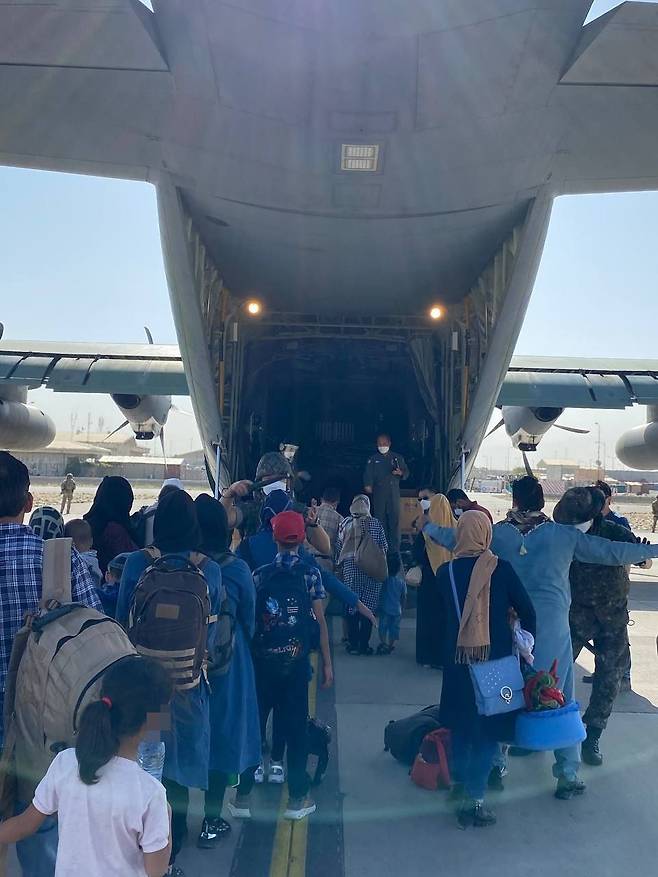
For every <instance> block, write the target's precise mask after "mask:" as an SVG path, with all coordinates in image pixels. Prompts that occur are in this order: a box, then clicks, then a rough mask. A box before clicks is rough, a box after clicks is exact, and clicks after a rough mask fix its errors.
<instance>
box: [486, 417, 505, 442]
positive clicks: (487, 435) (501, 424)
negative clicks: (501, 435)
mask: <svg viewBox="0 0 658 877" xmlns="http://www.w3.org/2000/svg"><path fill="white" fill-rule="evenodd" d="M501 426H505V421H504V420H500V421H499V422H498V423H497V424H496V425H495V426H494V428H493V429H490V430H489V432H488V433H487V434H486V435H485V438H486V439H488V438H489V436H490V435H493V434H494V433H495V432H496V430H497V429H500V427H501Z"/></svg>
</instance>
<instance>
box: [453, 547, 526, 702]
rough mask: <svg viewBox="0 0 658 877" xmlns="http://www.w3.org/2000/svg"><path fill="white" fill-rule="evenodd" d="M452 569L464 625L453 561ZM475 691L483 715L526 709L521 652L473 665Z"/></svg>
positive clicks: (470, 669)
mask: <svg viewBox="0 0 658 877" xmlns="http://www.w3.org/2000/svg"><path fill="white" fill-rule="evenodd" d="M448 568H449V572H450V584H451V585H452V596H453V597H454V600H455V609H456V611H457V620H458V621H459V623H460V624H461V620H462V612H461V609H460V607H459V598H458V596H457V587H456V585H455V575H454V572H453V570H452V561H451V562H450V563H449V564H448ZM468 669H469V672H470V674H471V682H472V683H473V692H474V694H475V706H476V708H477V711H478V713H479V715H481V716H497V715H500V714H502V713H512V712H514V711H515V710H520V709H523V707H524V706H525V702H524V699H523V688H524V682H523V675H522V673H521V665H520V663H519V658H518V656H517V655H508V656H507V657H505V658H497V659H495V660H493V661H481V662H480V663H478V664H469V665H468Z"/></svg>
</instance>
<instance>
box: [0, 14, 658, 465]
mask: <svg viewBox="0 0 658 877" xmlns="http://www.w3.org/2000/svg"><path fill="white" fill-rule="evenodd" d="M616 5H617V4H616V3H614V2H604V0H601V2H596V3H594V5H593V7H592V13H591V16H596V15H600V14H602V13H603V12H605V11H607V10H608V9H610V8H612V7H613V6H616ZM0 191H1V192H2V195H3V198H2V201H3V210H2V212H1V213H0V240H2V243H3V245H2V270H1V273H0V321H2V322H4V324H5V337H7V338H12V339H28V338H34V339H41V340H54V341H63V340H68V341H94V340H96V341H116V342H119V341H124V342H131V341H132V342H134V341H142V340H143V339H144V334H143V328H142V327H143V326H144V325H148V326H149V327H150V328H151V330H152V332H153V335H154V338H155V340H156V341H159V342H162V343H166V342H175V340H176V336H175V331H174V326H173V321H172V317H171V311H170V307H169V299H168V294H167V287H166V282H165V277H164V269H163V264H162V254H161V250H160V240H159V233H158V226H157V216H156V207H155V195H154V190H153V188H152V187H151V186H149V185H147V184H140V183H132V182H124V181H117V180H102V179H96V178H92V177H83V176H72V175H65V174H50V173H44V172H39V171H26V170H19V169H13V168H0ZM657 221H658V193H655V194H654V193H643V194H625V195H605V196H579V197H569V198H562V199H560V200H558V201H557V202H556V204H555V208H554V211H553V217H552V221H551V226H550V231H549V235H548V241H547V245H546V249H545V251H544V256H543V259H542V264H541V268H540V272H539V276H538V278H537V283H536V286H535V290H534V292H533V296H532V300H531V303H530V307H529V310H528V315H527V318H526V321H525V325H524V327H523V331H522V334H521V337H520V339H519V343H518V346H517V352H519V353H527V354H537V355H541V354H545V355H560V354H564V355H572V356H596V355H600V356H619V357H639V358H642V357H650V358H656V332H657V315H656V301H657V297H656V293H657V291H658V290H657V282H658V281H657V279H656V278H657V277H658V270H657V269H658V251H657V248H656V244H655V229H656V225H657ZM31 398H32V400H33V401H34V402H36V403H38V404H40V405H42V406H43V408H44V409H45V410H47V411H48V412H49V413H50V414H52V415H53V416H54V418H55V420H56V422H57V425H58V427H59V428H60V429H61V430H63V431H68V430H69V428H70V422H71V415H72V413H73V412H76V413H77V416H78V426H85V427H86V424H87V417H88V413H89V414H90V415H91V418H92V421H91V422H92V429H96V428H97V426H98V419H99V418H100V417H102V418H103V419H104V425H103V426H104V428H107V429H108V430H109V429H110V428H112V427H114V426H116V425H118V424H119V423H120V422H121V414H120V412H119V411H118V409H116V408H115V406H114V405H113V403H112V402H111V400H110V399H109V398H108V397H104V396H90V395H87V396H80V397H77V396H74V395H63V394H57V395H56V394H54V393H51V392H50V391H48V390H40V391H36V392H34V393H33V394H31ZM177 401H178V403H179V404H180V406H181V407H182V408H186V409H187V410H189V409H190V404H189V400H188V399H181V400H177ZM643 419H644V409H643V408H637V409H632V410H630V409H629V410H628V411H626V412H598V413H594V412H587V411H571V412H568V413H566V414H565V415H564V417H563V419H562V422H564V423H565V424H567V425H573V426H584V427H588V428H590V429H592V434H591V435H590V436H583V437H576V436H572V435H568V434H567V433H560V432H557V431H555V430H553V431H552V432H551V433H550V434H549V436H548V438H547V439H546V440H545V441H544V442H543V443H542V446H541V455H543V456H547V457H556V456H559V457H563V456H565V455H566V456H568V457H572V458H575V459H580V460H582V461H583V462H587V461H590V460H593V459H595V458H596V436H597V429H596V428H595V426H594V423H595V422H596V421H598V422H599V423H600V424H601V434H602V440H603V441H604V442H605V444H606V446H607V455H608V459H609V461H610V462H612V460H611V458H612V453H613V449H614V443H615V440H616V438H617V437H618V436H619V434H620V433H621V432H623V430H624V429H626V428H629V427H630V426H635V425H636V424H639V423H641V422H642V421H643ZM168 430H169V433H168V441H167V445H168V450H169V451H170V452H171V451H181V450H189V449H190V448H191V447H197V446H198V438H197V436H196V430H195V427H194V421H193V420H192V419H191V418H187V417H183V416H182V415H177V414H173V415H172V417H171V422H170V424H169V426H168ZM508 456H509V459H510V461H511V463H512V464H513V465H514V464H515V463H516V462H517V460H516V457H518V455H517V454H516V453H514V452H512V453H509V442H508V441H507V439H506V438H505V436H504V435H501V434H500V433H498V434H497V435H496V436H493V437H492V438H491V439H489V440H487V442H486V443H485V444H484V445H483V447H482V450H481V456H480V460H481V461H482V462H486V461H489V462H491V463H494V464H496V465H504V464H505V463H506V461H507V459H508Z"/></svg>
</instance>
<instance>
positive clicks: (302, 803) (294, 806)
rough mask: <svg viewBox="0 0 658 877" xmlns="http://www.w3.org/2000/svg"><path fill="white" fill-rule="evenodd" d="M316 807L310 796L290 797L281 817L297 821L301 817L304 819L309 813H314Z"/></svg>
mask: <svg viewBox="0 0 658 877" xmlns="http://www.w3.org/2000/svg"><path fill="white" fill-rule="evenodd" d="M316 809H317V807H316V806H315V801H313V800H312V799H311V798H290V799H289V801H288V809H287V810H286V812H285V813H284V814H283V818H284V819H290V820H293V821H294V822H299V821H300V820H301V819H306V817H307V816H310V815H311V813H315V811H316Z"/></svg>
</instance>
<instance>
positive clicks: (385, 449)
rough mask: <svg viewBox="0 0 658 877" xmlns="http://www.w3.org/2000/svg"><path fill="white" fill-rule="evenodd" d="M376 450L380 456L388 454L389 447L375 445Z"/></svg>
mask: <svg viewBox="0 0 658 877" xmlns="http://www.w3.org/2000/svg"><path fill="white" fill-rule="evenodd" d="M377 450H378V451H379V453H380V454H388V452H389V451H390V450H391V446H390V445H377Z"/></svg>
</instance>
